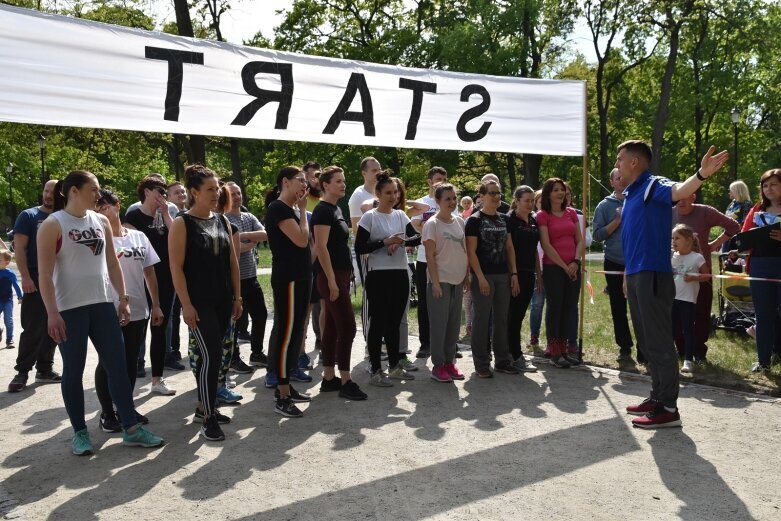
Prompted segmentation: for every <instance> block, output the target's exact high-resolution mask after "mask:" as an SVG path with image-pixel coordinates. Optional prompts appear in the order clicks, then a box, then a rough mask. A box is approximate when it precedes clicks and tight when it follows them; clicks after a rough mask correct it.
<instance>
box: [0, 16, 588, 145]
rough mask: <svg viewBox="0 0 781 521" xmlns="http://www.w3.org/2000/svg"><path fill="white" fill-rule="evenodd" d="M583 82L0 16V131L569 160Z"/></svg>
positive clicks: (580, 136) (581, 139)
mask: <svg viewBox="0 0 781 521" xmlns="http://www.w3.org/2000/svg"><path fill="white" fill-rule="evenodd" d="M585 90H586V89H585V83H583V82H577V81H553V80H532V79H522V78H509V77H497V76H486V75H479V74H463V73H457V72H444V71H435V70H424V69H410V68H405V67H394V66H389V65H378V64H372V63H365V62H357V61H348V60H337V59H329V58H322V57H315V56H306V55H301V54H293V53H284V52H277V51H270V50H265V49H257V48H254V47H244V46H238V45H231V44H227V43H218V42H213V41H208V40H197V39H192V38H183V37H179V36H171V35H168V34H163V33H158V32H149V31H142V30H137V29H128V28H125V27H117V26H112V25H106V24H100V23H96V22H89V21H85V20H79V19H75V18H69V17H62V16H56V15H49V14H43V13H39V12H37V11H31V10H27V9H18V8H13V7H9V6H5V5H0V121H13V122H19V123H31V124H44V125H62V126H75V127H94V128H112V129H124V130H137V131H148V132H164V133H178V134H201V135H207V136H229V137H237V138H251V139H279V140H291V141H305V142H322V143H341V144H356V145H369V146H392V147H405V148H433V149H450V150H476V151H492V152H516V153H523V152H527V153H536V154H552V155H564V156H578V155H583V154H584V153H585V103H586V99H585Z"/></svg>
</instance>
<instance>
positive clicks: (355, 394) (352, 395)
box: [339, 380, 369, 401]
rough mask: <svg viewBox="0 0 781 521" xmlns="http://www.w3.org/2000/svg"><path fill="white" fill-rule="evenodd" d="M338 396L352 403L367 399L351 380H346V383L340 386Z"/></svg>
mask: <svg viewBox="0 0 781 521" xmlns="http://www.w3.org/2000/svg"><path fill="white" fill-rule="evenodd" d="M339 396H340V397H342V398H345V399H347V400H353V401H360V400H365V399H366V398H368V397H369V396H368V395H367V394H366V393H365V392H363V391H361V388H360V387H358V384H357V383H355V382H353V381H352V380H347V382H346V383H345V384H344V385H342V388H341V389H339Z"/></svg>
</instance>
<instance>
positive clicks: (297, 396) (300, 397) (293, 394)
mask: <svg viewBox="0 0 781 521" xmlns="http://www.w3.org/2000/svg"><path fill="white" fill-rule="evenodd" d="M288 388H289V389H290V401H291V402H293V403H307V402H311V401H312V398H311V397H310V396H309V395H308V394H305V393H299V392H298V391H296V390H295V388H293V386H292V385H291V386H289V387H288ZM274 399H275V400H279V399H280V394H279V389H277V390H276V391H274Z"/></svg>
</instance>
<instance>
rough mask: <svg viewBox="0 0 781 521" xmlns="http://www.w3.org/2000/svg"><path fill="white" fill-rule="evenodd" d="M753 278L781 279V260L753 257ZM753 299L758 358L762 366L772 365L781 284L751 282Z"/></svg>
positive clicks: (780, 301) (780, 303) (751, 271)
mask: <svg viewBox="0 0 781 521" xmlns="http://www.w3.org/2000/svg"><path fill="white" fill-rule="evenodd" d="M749 270H750V274H751V276H752V277H764V278H773V279H781V259H779V258H778V257H752V258H751V265H750V268H749ZM751 299H752V300H753V301H754V312H755V313H756V318H757V358H758V359H759V363H760V364H762V365H770V357H771V355H772V354H773V344H774V343H775V337H776V319H777V317H778V312H779V308H781V283H779V282H761V281H754V280H752V281H751Z"/></svg>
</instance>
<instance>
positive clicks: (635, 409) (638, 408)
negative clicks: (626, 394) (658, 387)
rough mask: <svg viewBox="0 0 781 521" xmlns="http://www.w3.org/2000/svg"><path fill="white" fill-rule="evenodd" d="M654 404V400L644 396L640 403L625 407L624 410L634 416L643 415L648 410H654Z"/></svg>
mask: <svg viewBox="0 0 781 521" xmlns="http://www.w3.org/2000/svg"><path fill="white" fill-rule="evenodd" d="M656 404H657V402H656V400H652V399H651V398H646V399H645V400H643V402H642V403H639V404H637V405H630V406H629V407H627V408H626V412H627V414H634V415H635V416H644V415H646V414H648V413H649V412H654V411H655V410H656Z"/></svg>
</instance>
